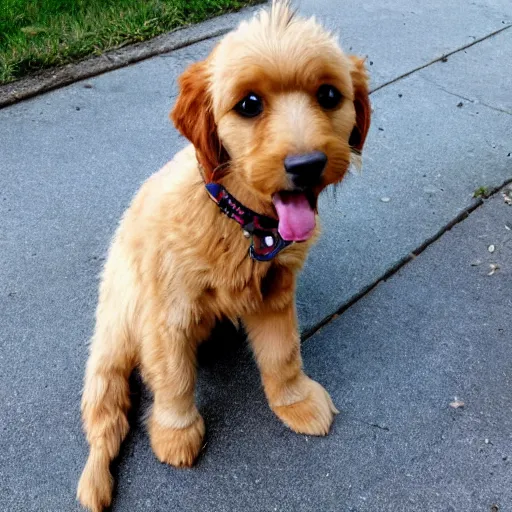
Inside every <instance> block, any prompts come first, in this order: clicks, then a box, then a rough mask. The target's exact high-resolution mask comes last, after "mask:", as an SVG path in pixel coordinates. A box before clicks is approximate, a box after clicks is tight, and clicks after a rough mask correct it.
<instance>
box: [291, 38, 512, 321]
mask: <svg viewBox="0 0 512 512" xmlns="http://www.w3.org/2000/svg"><path fill="white" fill-rule="evenodd" d="M483 44H484V43H482V45H483ZM473 52H477V54H478V59H476V58H475V57H473V56H472V54H473ZM507 54H508V55H512V31H506V32H504V33H502V34H500V35H498V36H496V39H494V38H493V39H489V40H488V41H487V42H485V46H483V47H481V46H480V45H476V46H474V47H472V48H469V49H468V50H467V51H466V52H465V53H460V54H458V55H457V56H454V57H452V58H450V60H449V61H448V62H447V63H443V62H439V63H436V64H433V65H432V66H430V67H428V68H426V69H424V70H422V71H419V72H418V73H415V74H414V75H411V76H410V77H408V78H405V79H403V80H401V81H399V82H396V83H394V84H392V85H390V86H388V87H386V88H384V89H381V90H379V91H377V92H375V93H374V94H372V96H371V98H372V103H373V107H374V117H373V121H372V123H373V124H372V129H371V131H370V135H369V137H368V142H367V148H366V150H365V151H366V152H365V155H364V159H365V164H364V170H363V173H362V175H361V176H354V175H349V176H348V177H347V180H346V181H345V182H344V183H343V184H342V186H341V187H340V189H339V190H338V191H337V194H336V197H335V198H333V197H332V196H329V195H327V196H326V197H324V198H323V201H321V204H320V213H321V217H322V220H323V224H324V226H325V232H324V236H323V237H322V238H321V240H320V242H319V244H318V245H317V246H316V247H315V248H314V249H313V251H312V253H311V256H310V258H309V259H308V262H307V264H306V269H305V272H304V274H303V276H302V279H301V282H300V286H299V294H298V300H299V311H300V313H301V322H302V324H301V325H302V327H303V329H304V330H308V329H311V328H312V327H313V326H314V325H316V324H317V323H318V322H320V321H321V320H322V318H323V317H324V316H325V312H326V311H327V310H328V311H330V312H331V313H332V312H334V311H336V310H337V309H338V308H340V307H341V306H343V305H344V304H346V303H347V302H349V301H350V300H351V298H352V297H354V296H355V295H357V294H358V293H359V292H360V291H361V290H363V289H365V288H366V287H367V286H369V285H370V284H371V283H372V282H375V280H377V279H378V278H379V277H380V276H382V275H384V274H385V273H386V271H387V270H389V269H390V268H391V267H392V266H393V265H394V264H396V263H398V262H400V260H401V259H402V258H404V257H406V256H407V255H408V254H409V253H411V252H413V251H414V250H415V249H416V248H418V247H419V246H421V245H422V244H423V243H424V242H425V241H426V240H428V239H430V238H432V237H433V236H434V235H435V234H436V233H437V232H438V231H439V229H440V228H441V227H442V226H444V225H446V224H448V223H450V222H451V220H452V219H454V218H455V217H456V216H457V215H458V214H460V213H461V212H463V211H464V209H466V208H468V207H470V206H471V205H472V204H474V201H475V200H474V199H473V198H472V194H473V192H474V191H475V190H476V189H477V188H478V187H480V186H487V187H490V188H491V189H492V188H493V187H496V186H499V185H500V184H501V183H503V182H504V181H506V180H508V179H511V178H512V156H511V154H512V139H511V138H510V136H509V134H510V133H511V132H512V116H511V115H509V114H507V113H505V112H503V111H501V110H498V109H497V107H502V110H504V109H505V108H507V103H506V102H507V101H508V100H507V98H508V96H507V94H506V92H503V91H504V90H505V91H506V90H507V89H510V87H508V84H509V83H510V80H508V76H507V73H508V67H507V66H506V65H505V59H506V58H505V55H507ZM500 56H501V57H500ZM500 59H501V60H500ZM483 62H489V63H490V64H489V65H487V64H486V65H485V67H486V68H487V66H489V69H490V68H491V67H493V64H495V66H494V68H495V69H494V70H493V72H492V74H491V75H490V76H489V75H485V74H484V75H482V74H481V70H480V68H479V63H483ZM452 63H453V65H452ZM487 76H489V82H487ZM445 82H446V83H447V85H446V87H445V86H444V83H445ZM475 83H478V84H479V86H477V85H475ZM438 84H440V85H438ZM455 84H457V85H455ZM452 90H453V91H455V93H456V94H458V95H462V96H464V97H466V98H469V97H474V98H475V99H476V100H477V101H473V102H471V101H466V100H461V98H460V97H458V96H454V93H453V92H452ZM461 101H462V102H463V106H459V104H460V102H461ZM484 103H485V105H484ZM486 105H491V107H489V106H486ZM493 105H495V106H496V107H493ZM383 199H385V200H387V199H389V202H383V201H382V200H383Z"/></svg>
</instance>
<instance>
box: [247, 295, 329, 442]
mask: <svg viewBox="0 0 512 512" xmlns="http://www.w3.org/2000/svg"><path fill="white" fill-rule="evenodd" d="M243 320H244V324H245V327H246V330H247V334H248V337H249V341H250V343H251V345H252V347H253V350H254V354H255V357H256V361H257V363H258V366H259V368H260V372H261V378H262V381H263V387H264V389H265V394H266V395H267V399H268V402H269V404H270V407H271V408H272V410H273V411H274V412H275V414H276V415H277V416H278V417H279V418H280V419H281V420H282V421H283V423H284V424H285V425H287V426H288V427H290V428H291V429H292V430H294V431H295V432H297V433H301V434H310V435H325V434H327V433H328V432H329V428H330V426H331V423H332V421H333V416H334V414H336V413H337V412H338V411H337V410H336V408H335V407H334V404H333V403H332V400H331V398H330V396H329V394H328V393H327V391H326V390H325V389H324V388H323V387H322V386H321V385H320V384H318V382H315V381H314V380H312V379H310V378H309V377H308V376H307V375H306V374H305V373H304V372H303V371H302V359H301V356H300V337H299V332H298V327H297V317H296V313H295V305H294V304H293V303H292V304H291V305H289V306H287V307H285V308H284V309H280V310H275V311H268V310H267V311H265V312H264V313H263V314H261V313H260V314H257V315H251V316H245V317H244V318H243Z"/></svg>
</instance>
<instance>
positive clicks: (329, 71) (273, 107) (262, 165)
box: [172, 0, 370, 240]
mask: <svg viewBox="0 0 512 512" xmlns="http://www.w3.org/2000/svg"><path fill="white" fill-rule="evenodd" d="M172 119H173V121H174V123H175V125H176V127H177V128H178V129H179V130H180V131H181V133H182V134H183V135H185V137H187V138H188V139H189V140H190V141H191V142H192V144H193V145H194V146H195V148H196V153H197V158H198V161H199V162H200V164H201V166H202V167H203V169H204V172H205V173H206V175H207V177H208V178H209V179H211V178H212V177H213V178H214V179H219V178H220V177H221V176H222V174H223V173H225V172H226V171H227V172H229V173H230V174H236V176H237V179H239V180H242V181H243V182H244V183H245V184H246V185H247V186H248V187H249V188H250V189H251V190H252V191H253V192H254V194H256V195H258V197H259V199H260V200H261V201H268V202H269V203H271V202H273V204H274V206H275V209H276V212H277V215H278V217H279V230H280V232H281V235H282V236H283V238H285V239H287V240H305V239H307V238H308V237H309V236H310V235H311V233H312V231H313V228H314V210H315V209H316V203H317V198H318V195H319V194H320V192H321V191H322V190H323V189H324V188H325V187H327V186H328V185H330V184H334V183H337V182H339V181H340V180H341V179H342V178H343V176H344V174H345V172H346V171H347V169H348V167H349V165H350V162H351V159H352V158H353V157H354V156H356V157H358V156H359V155H360V153H361V150H362V149H363V144H364V142H365V138H366V134H367V132H368V128H369V126H370V103H369V99H368V80H367V75H366V71H365V66H364V60H363V59H359V58H356V57H348V56H346V55H345V54H344V53H343V52H342V50H341V49H340V47H339V46H338V44H337V42H336V41H335V39H334V38H333V37H332V35H331V34H329V33H328V32H326V31H325V30H324V29H323V28H322V27H321V26H320V25H319V24H318V23H317V22H316V21H315V20H314V19H302V18H299V17H296V16H294V13H293V12H292V10H291V9H290V7H289V4H288V2H287V1H286V0H285V1H282V0H281V1H279V0H276V1H274V2H273V5H272V8H271V10H270V12H267V11H262V12H261V13H260V14H259V16H256V17H255V18H254V19H252V20H251V21H249V22H243V23H242V24H241V25H240V26H239V27H238V28H237V29H236V30H235V31H234V32H231V33H230V34H228V35H227V36H225V37H224V39H223V40H222V41H221V42H220V43H219V44H218V45H217V47H216V48H215V49H214V51H213V52H212V54H211V55H210V56H209V57H208V58H207V59H206V60H205V61H203V62H198V63H196V64H193V65H192V66H190V67H189V68H188V69H187V70H186V71H185V73H184V74H183V75H182V76H181V78H180V95H179V97H178V100H177V102H176V105H175V107H174V110H173V112H172Z"/></svg>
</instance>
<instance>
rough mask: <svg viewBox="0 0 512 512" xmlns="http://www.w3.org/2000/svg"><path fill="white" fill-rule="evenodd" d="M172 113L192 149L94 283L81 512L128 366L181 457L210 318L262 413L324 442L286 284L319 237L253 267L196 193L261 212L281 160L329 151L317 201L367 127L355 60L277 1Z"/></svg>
mask: <svg viewBox="0 0 512 512" xmlns="http://www.w3.org/2000/svg"><path fill="white" fill-rule="evenodd" d="M326 81H327V82H329V83H331V84H333V85H335V86H336V87H337V88H338V89H339V90H340V91H341V93H342V94H343V97H344V100H343V103H342V105H341V106H340V108H338V109H336V110H335V111H332V112H326V111H324V110H322V109H321V108H320V106H319V105H318V103H317V102H316V99H315V94H316V91H317V89H318V87H319V85H321V84H322V83H325V82H326ZM255 89H256V92H257V93H258V94H259V95H260V96H261V97H262V98H263V99H264V103H265V111H264V113H263V114H262V115H261V116H260V117H259V118H257V119H245V118H241V117H240V116H239V115H238V114H237V113H236V112H234V111H233V107H234V105H235V104H236V103H237V102H238V101H240V99H241V98H242V97H243V96H244V95H245V94H247V93H248V92H249V91H254V90H255ZM172 119H173V121H174V123H175V125H176V127H177V128H178V129H179V130H180V131H181V133H182V134H183V135H184V136H185V137H187V138H188V139H189V141H190V142H191V144H190V145H189V146H187V147H186V148H185V149H184V150H182V151H181V152H179V153H178V154H177V155H176V156H175V157H174V159H173V160H172V161H171V162H169V163H168V164H167V165H166V166H165V167H164V168H162V169H161V170H160V171H159V172H157V173H156V174H154V175H153V176H152V177H151V178H150V179H148V180H147V182H146V183H145V184H144V185H143V186H142V188H141V189H140V191H139V192H138V194H137V195H136V197H135V198H134V200H133V202H132V204H131V205H130V207H129V208H128V210H127V211H126V213H125V214H124V216H123V218H122V220H121V222H120V225H119V227H118V229H117V232H116V235H115V237H114V239H113V241H112V244H111V247H110V251H109V256H108V259H107V262H106V264H105V268H104V272H103V275H102V282H101V286H100V291H99V303H98V307H97V313H96V328H95V332H94V335H93V338H92V342H91V346H90V357H89V360H88V363H87V368H86V373H85V385H84V391H83V399H82V416H83V422H84V428H85V432H86V434H87V440H88V443H89V445H90V453H89V458H88V461H87V464H86V466H85V469H84V471H83V474H82V477H81V479H80V483H79V486H78V499H79V500H80V502H81V503H82V504H83V505H84V506H85V507H88V508H89V509H90V510H92V511H94V512H99V511H101V510H103V509H104V508H105V507H108V506H109V504H110V503H111V498H112V477H111V474H110V469H109V466H110V463H111V461H112V460H113V459H114V458H115V457H116V456H117V454H118V452H119V448H120V445H121V442H122V441H123V439H124V437H125V436H126V434H127V432H128V428H129V425H128V421H127V416H126V415H127V411H128V409H129V406H130V401H129V387H128V378H129V375H130V373H131V372H132V370H133V369H134V368H135V367H138V368H139V369H140V371H141V374H142V377H143V379H144V381H145V382H146V383H147V385H148V386H149V388H150V389H151V391H152V393H153V396H154V403H153V407H152V410H151V414H150V417H149V422H148V430H149V435H150V439H151V446H152V448H153V451H154V452H155V455H156V457H157V458H158V459H159V460H160V461H162V462H165V463H168V464H172V465H174V466H190V465H191V464H192V463H193V462H194V459H195V458H196V456H197V454H198V452H199V450H200V447H201V445H202V441H203V435H204V431H205V426H204V422H203V419H202V417H201V415H200V412H199V411H198V410H197V408H196V406H195V403H194V386H195V379H196V350H197V347H198V344H199V343H200V342H201V341H203V340H204V339H206V338H207V337H208V335H209V333H210V331H211V329H212V327H213V326H214V324H215V323H216V321H218V320H219V319H223V318H227V319H231V320H232V321H238V320H241V321H242V322H243V325H244V327H245V329H246V331H247V335H248V338H249V341H250V343H251V345H252V348H253V350H254V355H255V358H256V361H257V363H258V366H259V369H260V371H261V378H262V383H263V387H264V390H265V393H266V396H267V398H268V402H269V405H270V407H271V408H272V410H273V411H274V412H275V414H276V415H277V416H278V417H279V418H280V419H281V420H282V421H283V422H284V423H285V424H286V425H287V426H288V427H290V428H291V429H293V430H294V431H296V432H299V433H306V434H311V435H325V434H326V433H327V432H328V431H329V428H330V425H331V423H332V420H333V415H334V414H335V413H336V409H335V407H334V405H333V403H332V401H331V399H330V398H329V395H328V394H327V392H326V391H325V389H324V388H323V387H322V386H320V384H318V383H316V382H314V381H313V380H311V379H310V378H309V377H307V376H306V375H305V373H304V372H303V369H302V361H301V356H300V344H299V341H300V340H299V332H298V325H297V318H296V311H295V301H294V295H295V285H296V278H297V273H298V272H299V270H300V269H301V267H302V265H303V263H304V260H305V258H306V255H307V252H308V249H309V248H310V246H311V244H312V243H313V240H314V238H316V236H315V237H313V239H311V240H309V241H307V242H304V243H295V244H293V245H291V246H289V247H288V248H287V249H286V250H284V251H283V252H281V253H280V254H279V255H278V257H277V258H275V259H274V260H273V261H272V262H268V263H261V262H255V261H253V260H251V259H250V258H249V256H248V248H249V243H250V242H249V241H248V240H247V239H246V238H245V237H244V236H243V234H242V231H241V229H240V227H239V226H238V225H237V224H236V223H235V222H233V221H232V220H230V219H228V218H227V217H226V216H224V215H222V214H221V213H220V212H219V210H218V208H217V206H216V205H215V204H214V203H213V202H212V201H211V200H210V199H209V198H208V196H207V194H206V192H205V189H204V183H203V176H202V174H204V175H205V177H206V178H207V179H210V178H212V177H213V178H215V179H217V180H218V181H219V182H220V183H222V184H223V185H224V186H225V187H226V188H227V189H228V190H229V191H230V192H231V193H232V194H233V195H234V196H235V197H237V198H238V199H239V200H240V201H242V202H243V203H244V204H245V205H246V206H248V207H249V208H251V209H253V210H255V211H258V212H260V213H262V214H266V215H271V216H275V215H276V212H275V210H274V207H273V204H272V195H273V194H274V193H275V192H276V191H279V190H282V189H283V188H285V187H286V186H287V179H288V178H287V176H286V173H285V171H284V168H283V160H284V158H285V157H286V156H287V155H289V154H293V153H300V152H307V151H313V150H321V151H323V152H324V153H325V154H326V155H327V156H328V164H327V167H326V169H325V172H324V174H323V178H322V182H321V183H320V184H319V185H318V186H317V187H316V188H315V189H314V193H315V194H316V195H317V196H318V194H320V193H321V192H322V190H323V189H325V188H326V187H328V186H329V185H332V184H336V183H339V182H340V180H341V179H342V178H343V176H344V174H345V172H346V171H347V168H348V166H349V164H350V161H351V155H352V154H353V152H354V151H355V152H360V151H361V150H362V148H363V144H364V141H365V137H366V133H367V131H368V128H369V123H370V106H369V101H368V85H367V76H366V72H365V69H364V63H363V60H362V59H358V58H356V57H347V56H346V55H345V54H344V53H343V52H342V50H341V49H340V48H339V46H338V44H337V43H336V41H335V40H334V38H333V37H332V36H331V35H330V34H329V33H328V32H326V31H325V30H324V29H323V28H322V27H321V26H320V25H319V24H318V23H317V22H316V21H315V20H314V19H302V18H300V17H299V16H295V15H293V13H292V11H291V9H290V7H289V5H288V2H279V1H276V2H274V3H273V5H272V7H271V9H270V10H269V11H266V10H265V11H262V12H261V13H260V14H259V15H258V16H256V17H255V18H254V19H252V20H250V21H247V22H243V23H242V24H241V25H240V26H239V27H238V28H237V29H236V30H235V31H233V32H231V33H230V34H228V35H227V36H225V38H224V39H223V40H222V41H221V42H220V43H219V44H218V45H217V47H216V48H215V49H214V50H213V52H212V53H211V55H210V56H209V57H208V58H207V59H206V60H205V61H203V62H198V63H196V64H193V65H192V66H191V67H190V68H189V69H188V70H186V71H185V73H184V74H183V75H182V77H181V78H180V95H179V97H178V100H177V102H176V105H175V107H174V110H173V112H172ZM354 134H355V135H354ZM351 135H352V145H353V147H351V143H350V142H349V141H350V139H351ZM354 141H355V142H354ZM317 234H318V233H317Z"/></svg>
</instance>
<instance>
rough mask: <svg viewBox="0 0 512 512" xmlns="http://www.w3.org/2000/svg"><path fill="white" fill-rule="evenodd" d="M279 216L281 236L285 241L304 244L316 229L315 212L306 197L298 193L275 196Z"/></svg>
mask: <svg viewBox="0 0 512 512" xmlns="http://www.w3.org/2000/svg"><path fill="white" fill-rule="evenodd" d="M274 206H275V207H276V210H277V215H278V216H279V227H278V231H279V234H280V235H281V236H282V237H283V239H284V240H288V241H294V242H303V241H305V240H307V239H308V238H310V237H311V235H312V234H313V231H314V229H315V212H314V211H313V209H312V208H311V205H310V204H309V201H308V200H307V198H306V196H305V195H304V194H302V193H298V192H292V193H291V192H280V193H277V194H276V195H275V196H274Z"/></svg>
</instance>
